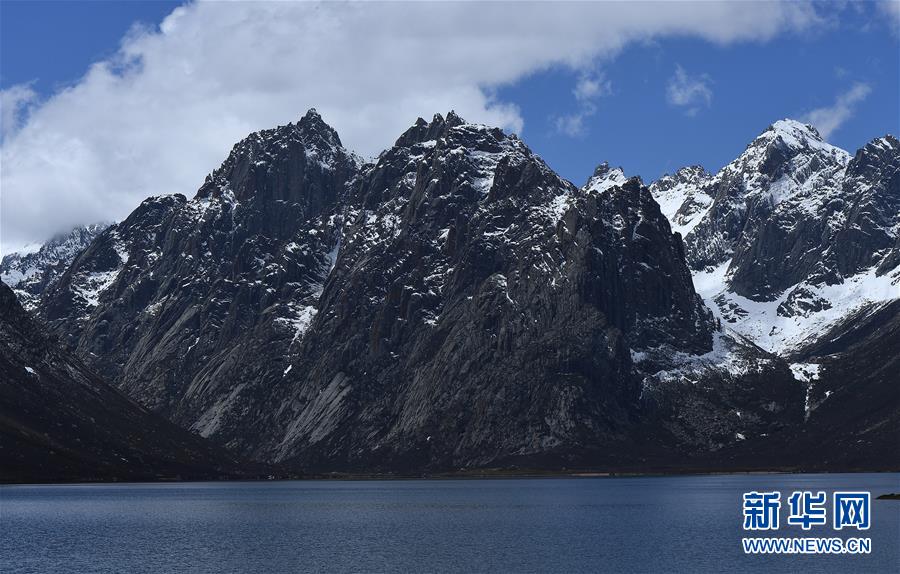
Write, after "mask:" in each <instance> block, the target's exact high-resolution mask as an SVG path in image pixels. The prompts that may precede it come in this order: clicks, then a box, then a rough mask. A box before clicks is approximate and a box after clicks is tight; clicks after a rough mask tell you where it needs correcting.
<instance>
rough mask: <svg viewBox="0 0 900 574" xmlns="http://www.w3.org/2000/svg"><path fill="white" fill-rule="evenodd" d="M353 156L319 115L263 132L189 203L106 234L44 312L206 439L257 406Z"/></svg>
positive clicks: (170, 202)
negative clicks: (228, 419)
mask: <svg viewBox="0 0 900 574" xmlns="http://www.w3.org/2000/svg"><path fill="white" fill-rule="evenodd" d="M357 162H358V160H356V158H354V157H352V156H351V155H350V154H349V153H347V152H346V151H345V150H344V149H343V148H342V147H340V140H339V139H338V138H337V135H336V134H335V133H334V131H333V130H331V128H330V127H328V126H327V125H325V123H324V122H322V120H321V118H320V117H319V116H318V114H316V113H315V112H314V111H311V112H310V113H309V114H307V115H306V116H305V117H304V118H303V119H302V120H301V121H300V122H299V123H297V124H289V125H287V126H282V127H280V128H277V129H275V130H268V131H266V132H261V133H260V134H254V135H252V136H250V137H249V138H247V139H246V140H244V141H242V142H241V143H239V144H237V145H236V146H235V148H234V150H232V153H231V155H230V156H229V157H228V159H227V160H226V162H225V163H224V164H223V165H222V167H221V168H219V169H218V170H216V171H215V172H213V173H212V174H211V175H210V176H209V177H208V178H207V180H206V182H205V183H204V185H203V186H202V187H201V189H200V191H199V192H198V194H197V197H195V198H194V199H193V200H191V201H187V200H186V199H185V198H184V197H183V196H180V195H175V196H167V197H158V198H151V199H148V200H146V201H145V202H144V203H143V204H142V205H141V206H140V207H139V208H138V209H137V210H135V212H134V213H132V214H131V216H129V217H128V218H127V219H126V220H125V221H123V222H122V223H121V224H118V225H116V226H113V227H112V228H110V229H109V230H107V231H106V232H105V233H103V234H102V235H101V236H100V237H98V238H97V240H96V241H95V242H94V243H93V244H92V245H91V247H90V248H89V249H88V250H86V251H85V252H84V253H83V254H82V255H81V256H80V257H79V258H78V259H77V260H76V261H75V262H74V263H73V265H72V266H71V268H70V269H69V270H68V272H67V273H66V275H65V276H64V277H63V278H62V279H61V280H60V282H59V284H58V285H57V287H56V289H54V290H53V291H52V292H51V293H48V295H47V297H46V298H45V303H44V305H43V310H44V312H43V315H44V318H45V319H46V320H47V321H48V323H49V324H50V325H51V326H52V327H53V328H54V329H55V330H56V331H57V332H58V333H59V334H60V335H61V336H63V337H68V339H69V340H70V342H71V343H72V345H73V346H74V347H75V348H76V350H77V352H78V353H79V354H80V355H81V356H82V357H84V358H85V359H86V360H87V361H89V362H90V363H91V364H92V365H93V366H94V367H95V368H96V369H97V370H98V371H100V372H101V373H102V374H103V375H104V376H107V377H109V378H110V379H111V380H114V381H115V382H116V384H117V385H118V386H119V388H120V389H122V390H123V391H124V392H126V393H127V394H128V395H129V396H131V397H133V398H135V399H136V400H138V401H139V402H141V403H142V404H143V405H145V406H147V407H149V408H151V409H153V410H155V411H157V412H160V413H162V414H164V415H166V416H167V417H169V418H171V419H172V420H174V421H176V422H177V423H179V424H181V425H183V426H185V427H187V428H191V429H192V430H195V431H197V432H200V433H201V434H204V435H211V434H215V433H216V432H218V431H220V425H221V424H222V420H223V417H229V416H230V417H234V418H235V419H244V418H245V417H247V415H249V414H250V413H254V414H258V405H259V401H260V400H261V398H263V397H264V396H266V394H267V393H268V389H267V386H268V385H270V384H271V380H270V379H271V377H272V376H273V372H274V371H272V369H273V364H275V365H277V364H278V363H282V362H284V357H285V356H286V355H287V354H288V353H289V348H290V346H291V345H292V344H293V343H294V342H296V339H297V337H298V333H299V329H298V328H297V324H298V323H299V322H302V321H303V320H304V317H305V315H304V314H308V313H309V312H311V310H312V309H313V307H312V304H313V303H314V301H315V300H316V298H317V294H318V291H319V290H321V282H322V281H323V279H324V277H325V275H327V272H328V270H329V268H330V263H329V260H328V253H329V251H330V250H331V249H332V247H333V245H334V244H335V241H336V239H335V236H334V229H335V227H336V225H338V223H336V219H335V218H336V217H337V216H336V215H335V207H336V205H337V202H338V199H339V194H340V193H342V192H343V190H344V189H345V188H346V186H347V182H348V180H349V179H350V178H351V177H352V176H353V175H354V174H355V173H356V170H357ZM257 190H258V191H259V197H256V196H255V195H254V194H255V192H256V191H257ZM96 277H99V278H100V280H102V283H100V281H98V280H95V278H96ZM306 317H307V319H308V315H306ZM273 361H274V363H273ZM280 374H281V373H280V371H279V372H278V375H279V376H280ZM235 424H236V423H235ZM242 424H246V425H252V424H254V421H252V420H249V419H246V420H245V422H244V423H242ZM223 442H228V440H227V439H226V440H223Z"/></svg>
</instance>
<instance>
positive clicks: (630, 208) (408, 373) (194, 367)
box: [41, 112, 790, 470]
mask: <svg viewBox="0 0 900 574" xmlns="http://www.w3.org/2000/svg"><path fill="white" fill-rule="evenodd" d="M601 171H603V173H599V174H595V175H597V177H595V178H592V182H589V184H588V185H586V186H585V187H584V188H582V189H577V188H575V187H573V186H572V185H571V184H569V183H568V182H566V181H565V180H563V179H561V178H560V177H559V176H557V175H556V174H555V173H554V172H553V171H552V170H550V169H549V168H548V167H547V166H546V165H545V164H544V163H543V161H541V160H540V158H538V157H537V156H535V155H534V154H533V153H532V152H531V151H530V150H529V149H528V148H527V147H526V146H525V145H524V144H523V143H522V142H521V141H519V140H518V139H517V138H515V137H514V136H508V135H506V134H504V133H503V132H502V131H501V130H498V129H493V128H488V127H485V126H477V125H472V124H467V123H465V122H464V121H463V120H462V119H461V118H459V117H458V116H456V114H453V113H452V112H451V113H450V114H448V116H447V117H446V118H444V117H441V116H439V115H438V116H435V118H434V119H433V120H432V121H431V122H425V121H424V120H419V121H417V122H416V123H415V125H413V126H412V127H411V128H410V129H409V130H407V132H406V133H404V134H403V135H401V137H400V138H399V139H398V140H397V143H396V144H395V146H394V147H392V148H391V149H389V150H386V151H385V152H383V153H382V154H381V155H380V156H379V158H378V159H377V161H376V162H375V163H373V164H368V165H361V164H360V162H359V161H358V160H357V159H356V158H355V157H354V156H353V155H352V154H350V153H349V152H347V151H346V150H344V149H343V148H342V147H341V145H340V140H339V138H338V137H337V135H336V134H335V133H334V132H333V130H331V128H329V127H328V126H326V125H325V124H324V123H323V122H322V121H321V118H320V117H319V116H318V114H315V112H310V113H309V114H307V116H306V117H304V119H303V120H301V121H300V122H299V123H298V124H294V125H288V126H283V127H281V128H278V129H276V130H268V131H265V132H260V133H259V134H254V135H251V136H250V137H248V138H247V139H246V140H244V141H243V142H241V143H239V144H238V145H237V146H235V148H234V150H233V151H232V153H231V155H230V156H229V158H228V159H227V160H226V161H225V163H224V164H223V165H222V167H221V168H219V169H218V170H216V171H215V172H214V173H213V174H212V175H211V176H210V177H209V178H207V181H206V182H205V183H204V185H203V187H201V189H200V191H199V192H198V194H197V196H196V197H195V198H194V199H192V200H189V201H188V200H185V199H184V198H183V197H180V196H173V197H166V198H152V199H150V200H147V201H146V202H145V203H144V204H143V205H142V206H141V207H140V208H138V209H137V210H136V211H135V213H133V214H132V216H130V217H129V218H128V219H127V220H126V221H124V222H123V223H121V224H119V225H117V226H114V227H113V228H111V229H110V230H108V231H107V232H105V233H104V234H102V235H101V236H100V237H98V238H97V239H96V241H94V243H93V244H92V245H91V246H90V247H89V248H88V249H87V250H86V251H85V252H84V253H83V254H82V255H81V256H80V257H79V258H78V259H77V260H76V261H75V262H74V263H73V265H72V266H71V268H70V269H69V270H68V271H67V273H66V275H65V276H64V277H63V278H62V279H61V280H60V282H59V283H58V285H57V286H56V288H55V289H53V290H52V292H49V293H47V294H46V295H45V297H44V300H43V303H42V307H41V308H42V312H43V316H44V318H45V319H46V320H47V321H48V323H49V324H50V325H52V327H53V329H54V330H55V331H56V332H58V333H60V334H61V335H62V336H64V337H68V339H69V340H70V341H71V342H72V344H73V346H74V347H75V348H76V349H77V351H78V353H79V354H80V356H82V357H84V358H85V360H87V361H89V362H90V363H91V364H92V365H94V366H95V367H96V368H97V369H99V370H100V371H101V372H102V373H104V374H105V375H107V376H109V377H110V378H111V379H112V380H115V381H116V384H117V385H118V386H119V388H121V389H122V390H124V391H125V392H126V393H127V394H128V395H129V396H131V397H133V398H135V399H136V400H138V401H139V402H141V403H142V404H144V405H146V406H148V407H150V408H152V409H154V410H156V411H158V412H160V413H163V414H165V415H166V416H168V417H170V418H171V419H172V420H174V421H176V422H177V423H179V424H180V425H182V426H184V427H187V428H191V429H193V430H194V431H197V432H199V433H201V434H203V435H204V436H209V437H213V438H215V439H216V440H217V441H219V442H220V443H222V444H225V445H227V446H230V447H232V448H235V449H237V450H239V451H240V452H242V453H245V454H250V455H252V456H255V457H257V458H260V459H264V460H269V461H284V462H288V463H290V464H292V465H297V466H299V467H302V468H321V469H339V468H343V469H368V470H371V469H401V468H405V469H421V468H456V467H464V466H475V465H487V464H490V463H492V462H496V461H503V460H507V461H508V460H517V459H522V460H525V459H529V457H530V458H531V459H534V460H538V459H541V457H546V456H556V455H555V454H554V453H556V454H559V456H563V455H562V454H561V453H568V454H566V455H565V456H575V458H572V459H571V460H575V459H577V458H578V456H581V462H582V463H584V462H585V460H584V453H587V452H592V453H597V452H602V451H603V450H604V449H606V450H608V451H611V450H614V449H620V450H621V452H622V453H623V455H622V456H635V455H634V453H633V452H632V453H629V449H630V448H632V447H631V446H630V445H633V441H632V439H631V437H632V436H633V435H634V433H635V432H640V433H644V434H647V435H648V436H650V435H654V436H656V434H658V433H664V434H666V436H668V437H670V439H671V440H670V443H671V444H672V445H675V446H676V447H678V446H679V445H680V446H684V444H690V445H691V448H705V446H701V445H708V444H712V442H710V441H711V439H709V438H708V436H706V435H704V436H700V435H701V434H702V433H694V434H693V435H692V434H691V433H682V434H683V435H684V436H682V437H680V438H672V437H674V436H675V435H674V434H673V433H672V432H670V431H666V430H660V428H659V426H658V422H653V421H656V419H655V418H654V417H656V416H657V415H656V414H654V415H653V416H652V417H650V418H649V419H648V417H647V414H646V412H644V411H643V410H642V409H643V408H644V407H642V401H644V399H643V398H642V397H643V396H644V393H645V392H649V391H648V389H651V388H652V387H654V386H655V385H659V384H662V383H661V382H660V381H661V379H660V377H656V376H655V373H658V372H663V371H665V369H680V371H679V372H684V373H691V372H693V371H692V369H696V365H695V364H694V363H690V361H688V362H687V363H685V364H681V363H679V364H678V365H674V364H673V360H672V359H671V357H673V356H677V357H694V356H701V355H704V354H708V353H714V352H715V349H714V343H715V341H719V340H720V338H721V336H720V335H719V334H715V336H714V331H715V324H714V320H713V318H712V316H711V315H710V314H709V312H708V311H707V310H706V308H705V307H704V306H703V304H702V301H701V300H700V298H699V297H698V296H697V294H696V293H695V292H694V289H693V286H692V284H691V278H690V273H689V270H688V268H687V267H686V265H685V263H684V257H685V253H684V244H683V243H682V241H681V239H680V237H679V236H678V235H673V234H672V233H671V229H670V227H669V223H668V221H667V220H666V218H665V217H664V216H663V214H662V213H661V212H660V209H659V206H658V205H657V204H656V203H655V202H654V201H653V199H652V196H651V194H650V192H649V191H648V190H647V188H645V187H643V186H642V185H641V184H640V181H639V180H637V179H632V180H626V179H625V178H624V174H621V171H620V170H609V169H608V166H607V169H605V170H601ZM601 180H602V181H601ZM100 274H105V275H100ZM96 277H100V278H102V279H103V281H104V283H103V284H102V285H101V284H100V282H99V280H98V279H96ZM91 281H94V283H90V282H91ZM90 285H95V289H94V290H93V291H92V290H91V289H90V288H89V286H90ZM636 357H637V359H636ZM679 360H681V359H679ZM682 363H684V361H682ZM688 363H689V364H688ZM703 364H704V366H703V367H702V369H701V370H703V371H707V370H709V369H710V368H712V367H710V366H709V365H707V364H706V363H703ZM665 372H668V371H665ZM720 375H721V373H720ZM722 376H724V375H722ZM720 378H721V377H720ZM726 378H727V377H726ZM728 380H732V379H728ZM748 384H749V383H748ZM751 386H752V385H751ZM713 387H715V385H713ZM711 392H712V391H711ZM766 393H767V391H765V390H763V391H761V395H760V396H767V395H766ZM648 396H649V395H648ZM666 396H667V397H669V395H668V394H667V395H666ZM760 396H757V397H754V399H753V403H760V404H763V403H765V404H766V405H768V404H769V403H770V402H771V401H763V400H762V399H761V398H760ZM743 400H744V399H743V398H741V397H737V398H735V399H734V400H733V401H732V400H731V399H728V400H723V401H721V404H720V405H719V406H720V407H721V408H728V409H731V408H733V407H735V405H737V406H738V407H740V408H744V406H743V402H742V401H743ZM772 400H774V399H772ZM644 402H645V401H644ZM662 402H665V404H667V405H669V406H670V407H671V408H672V409H673V411H671V412H675V411H677V410H678V407H677V404H678V403H677V397H674V398H673V397H669V398H666V399H665V400H664V401H662V400H661V403H662ZM716 404H719V403H716ZM673 405H674V406H673ZM722 405H726V406H722ZM746 408H747V409H749V410H751V411H753V410H754V409H755V408H756V407H754V406H753V405H752V404H748V405H747V406H746ZM767 408H768V407H767ZM779 408H787V407H784V406H783V405H782V406H780V407H779ZM789 410H790V409H788V411H789ZM658 412H663V410H662V409H661V410H659V411H658ZM786 412H787V411H786ZM648 421H649V422H648ZM648 425H650V426H648ZM636 429H638V430H636ZM640 429H643V430H640ZM654 429H655V430H654ZM654 433H656V434H654ZM708 434H709V433H707V435H708ZM734 435H735V433H732V432H730V431H729V432H725V433H724V434H723V433H719V434H717V435H716V437H717V438H716V439H715V441H713V442H717V441H726V442H727V441H728V440H731V441H734V440H738V439H737V438H736V437H735V436H734ZM683 441H687V442H686V443H685V442H683ZM692 441H693V442H692ZM614 445H615V446H614ZM572 453H582V454H581V455H577V456H576V455H573V454H572ZM567 460H568V459H567Z"/></svg>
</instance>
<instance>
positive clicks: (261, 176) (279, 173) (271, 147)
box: [196, 109, 362, 208]
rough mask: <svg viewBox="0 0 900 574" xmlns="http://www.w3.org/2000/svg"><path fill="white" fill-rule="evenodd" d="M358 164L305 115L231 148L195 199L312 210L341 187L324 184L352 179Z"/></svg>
mask: <svg viewBox="0 0 900 574" xmlns="http://www.w3.org/2000/svg"><path fill="white" fill-rule="evenodd" d="M361 163H362V162H361V160H360V159H359V158H358V157H357V156H355V155H354V154H353V153H351V152H350V151H348V150H346V149H345V148H344V147H343V145H342V144H341V139H340V137H339V136H338V134H337V132H336V131H335V130H334V129H333V128H332V127H331V126H329V125H328V124H326V123H325V121H324V120H323V119H322V117H321V116H320V115H319V113H318V112H316V110H315V109H310V110H309V111H308V112H307V113H306V115H304V116H303V117H302V118H301V119H300V121H298V122H297V123H295V124H293V123H291V124H287V125H284V126H278V127H277V128H274V129H268V130H262V131H259V132H254V133H252V134H250V135H249V136H247V137H246V138H244V139H243V140H241V141H240V142H238V143H237V144H235V146H234V147H233V148H232V150H231V153H230V154H229V156H228V158H227V159H226V160H225V161H224V162H223V163H222V165H221V166H220V167H219V168H218V169H216V170H215V171H214V172H213V173H211V174H210V175H209V176H207V178H206V181H205V182H204V184H203V186H202V187H201V188H200V189H199V190H198V192H197V195H196V198H198V199H206V198H215V199H223V198H224V199H225V200H232V199H233V200H236V201H244V200H248V199H253V200H258V201H267V200H274V201H288V202H291V203H300V204H309V205H310V206H311V207H312V208H315V206H316V205H319V206H321V205H327V204H332V203H333V202H334V201H335V200H336V198H337V196H338V195H339V194H340V193H341V192H342V191H343V189H342V185H343V184H342V183H341V184H340V185H338V186H335V185H331V184H330V182H333V181H339V182H343V181H346V180H348V179H350V178H352V177H353V175H355V173H356V171H357V170H358V169H359V166H360V164H361ZM310 182H317V183H316V184H313V185H308V184H309V183H310Z"/></svg>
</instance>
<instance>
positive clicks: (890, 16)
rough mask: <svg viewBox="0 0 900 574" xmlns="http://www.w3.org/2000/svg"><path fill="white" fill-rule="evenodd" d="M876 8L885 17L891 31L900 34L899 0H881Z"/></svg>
mask: <svg viewBox="0 0 900 574" xmlns="http://www.w3.org/2000/svg"><path fill="white" fill-rule="evenodd" d="M878 8H879V9H880V10H881V13H882V14H884V16H885V17H886V18H887V22H888V26H889V27H890V29H891V31H892V32H894V34H897V35H900V0H881V1H880V2H878Z"/></svg>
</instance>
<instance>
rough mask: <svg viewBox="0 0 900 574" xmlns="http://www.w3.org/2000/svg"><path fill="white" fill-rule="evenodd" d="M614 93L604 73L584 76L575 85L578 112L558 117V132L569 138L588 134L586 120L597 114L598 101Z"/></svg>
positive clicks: (573, 93) (585, 74)
mask: <svg viewBox="0 0 900 574" xmlns="http://www.w3.org/2000/svg"><path fill="white" fill-rule="evenodd" d="M611 92H612V82H610V81H609V80H607V79H606V76H605V75H604V74H603V73H602V72H597V73H594V74H587V73H584V74H582V75H581V76H580V77H579V78H578V81H577V82H576V83H575V88H574V89H573V90H572V95H574V96H575V101H576V102H577V103H578V111H576V112H574V113H571V114H565V115H561V116H556V117H555V118H554V120H553V121H554V125H555V126H556V131H557V132H559V133H561V134H565V135H567V136H569V137H580V136H583V135H585V134H586V133H587V128H586V126H585V125H584V122H585V120H587V119H588V118H590V117H591V116H593V115H594V114H596V113H597V103H596V100H597V99H599V98H601V97H602V96H606V95H609V94H610V93H611Z"/></svg>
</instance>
